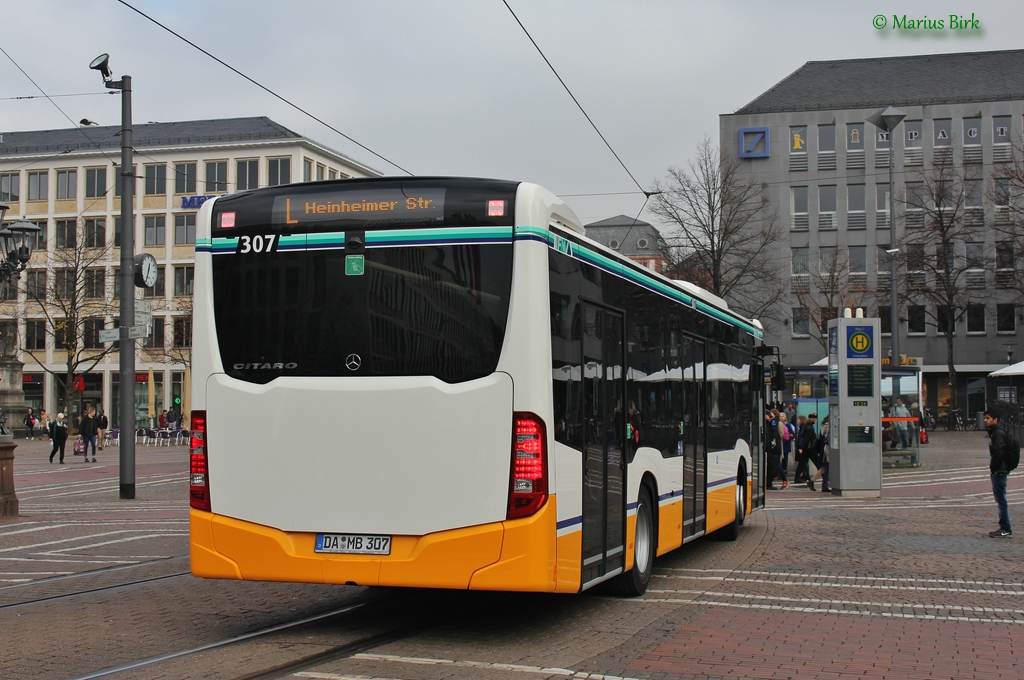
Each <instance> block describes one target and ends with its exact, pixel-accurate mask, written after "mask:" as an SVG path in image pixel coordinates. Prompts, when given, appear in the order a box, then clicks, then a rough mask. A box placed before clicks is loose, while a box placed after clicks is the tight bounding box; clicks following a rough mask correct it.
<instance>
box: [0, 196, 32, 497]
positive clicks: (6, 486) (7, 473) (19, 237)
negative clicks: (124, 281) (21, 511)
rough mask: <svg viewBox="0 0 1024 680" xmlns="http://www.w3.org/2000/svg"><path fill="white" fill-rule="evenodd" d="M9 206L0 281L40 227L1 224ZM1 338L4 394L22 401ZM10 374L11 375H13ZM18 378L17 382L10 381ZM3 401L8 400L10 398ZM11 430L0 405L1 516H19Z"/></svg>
mask: <svg viewBox="0 0 1024 680" xmlns="http://www.w3.org/2000/svg"><path fill="white" fill-rule="evenodd" d="M8 208H9V206H8V205H7V204H6V203H0V281H3V282H5V283H7V282H10V281H16V280H17V279H19V278H21V272H23V271H24V270H25V265H27V264H28V260H29V258H30V257H31V256H32V245H31V242H30V238H31V237H32V236H33V235H34V234H36V233H37V232H39V227H37V226H36V225H34V224H32V223H31V222H26V221H25V220H20V221H18V222H15V223H14V224H12V225H9V226H7V225H4V215H5V214H7V210H8ZM7 340H8V339H7V338H4V343H3V346H2V347H0V355H2V356H0V363H2V364H3V371H4V372H5V373H6V377H7V380H8V385H9V388H7V389H5V397H7V394H8V393H9V392H10V391H16V392H17V393H18V394H20V395H21V396H20V401H21V405H22V406H24V405H25V394H24V392H22V391H21V363H20V362H19V361H18V360H17V357H16V356H13V355H9V354H8V352H9V351H13V349H14V348H15V347H17V344H15V345H14V346H13V347H9V346H8V345H7ZM12 378H13V379H12ZM15 380H17V384H12V383H14V381H15ZM5 403H7V404H11V403H12V400H11V399H10V398H5ZM15 448H16V447H15V444H14V433H13V432H11V430H10V429H9V428H8V427H7V414H6V413H4V410H3V408H2V407H0V517H17V516H18V496H17V494H16V493H15V491H14V449H15Z"/></svg>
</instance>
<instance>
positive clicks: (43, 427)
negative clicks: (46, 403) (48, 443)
mask: <svg viewBox="0 0 1024 680" xmlns="http://www.w3.org/2000/svg"><path fill="white" fill-rule="evenodd" d="M49 436H50V415H49V414H48V413H47V412H46V409H45V408H41V409H39V441H43V440H44V439H46V438H47V437H49Z"/></svg>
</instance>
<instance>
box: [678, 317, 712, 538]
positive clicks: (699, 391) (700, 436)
mask: <svg viewBox="0 0 1024 680" xmlns="http://www.w3.org/2000/svg"><path fill="white" fill-rule="evenodd" d="M680 351H681V353H682V356H681V357H680V358H681V361H682V365H683V389H684V396H685V403H684V409H685V411H684V414H683V455H684V458H683V540H686V539H689V538H692V537H694V536H699V535H701V534H703V533H704V530H705V528H706V527H707V488H706V486H705V485H706V479H705V455H706V449H705V445H704V436H705V434H704V424H705V404H706V389H705V383H704V342H703V341H702V340H696V339H694V338H691V337H685V336H684V337H683V343H682V347H681V348H680Z"/></svg>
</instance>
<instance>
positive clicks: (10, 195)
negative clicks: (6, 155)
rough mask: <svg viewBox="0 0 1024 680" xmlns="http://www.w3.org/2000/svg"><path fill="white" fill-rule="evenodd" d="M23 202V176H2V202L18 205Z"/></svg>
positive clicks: (18, 174) (3, 174)
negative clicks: (20, 201)
mask: <svg viewBox="0 0 1024 680" xmlns="http://www.w3.org/2000/svg"><path fill="white" fill-rule="evenodd" d="M19 200H21V174H20V173H17V172H5V173H2V174H0V201H3V202H4V203H17V202H18V201H19Z"/></svg>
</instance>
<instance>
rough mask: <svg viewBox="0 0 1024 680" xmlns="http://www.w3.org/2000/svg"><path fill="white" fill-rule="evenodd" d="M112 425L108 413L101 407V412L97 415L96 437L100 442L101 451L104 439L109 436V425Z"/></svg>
mask: <svg viewBox="0 0 1024 680" xmlns="http://www.w3.org/2000/svg"><path fill="white" fill-rule="evenodd" d="M108 425H110V421H108V420H107V414H106V413H104V412H103V409H100V412H99V414H98V415H97V416H96V439H97V441H98V442H99V449H100V451H102V450H103V440H104V439H105V438H106V436H107V426H108Z"/></svg>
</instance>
